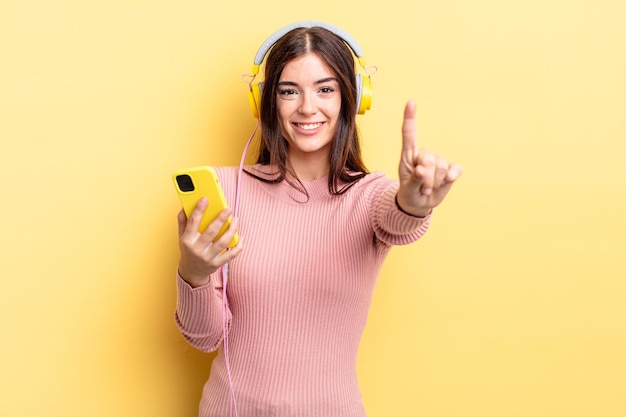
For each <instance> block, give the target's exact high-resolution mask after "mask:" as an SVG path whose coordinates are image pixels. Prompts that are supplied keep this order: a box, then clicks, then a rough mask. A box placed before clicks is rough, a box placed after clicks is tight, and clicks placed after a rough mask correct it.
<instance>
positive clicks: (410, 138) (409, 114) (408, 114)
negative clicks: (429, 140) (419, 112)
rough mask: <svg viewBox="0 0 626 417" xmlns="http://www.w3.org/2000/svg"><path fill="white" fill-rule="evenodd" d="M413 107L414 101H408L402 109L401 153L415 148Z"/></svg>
mask: <svg viewBox="0 0 626 417" xmlns="http://www.w3.org/2000/svg"><path fill="white" fill-rule="evenodd" d="M415 107H416V106H415V101H414V100H409V101H408V102H407V103H406V106H405V107H404V121H403V122H402V152H404V151H407V150H413V149H416V148H417V126H416V123H415Z"/></svg>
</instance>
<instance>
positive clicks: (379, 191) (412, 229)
mask: <svg viewBox="0 0 626 417" xmlns="http://www.w3.org/2000/svg"><path fill="white" fill-rule="evenodd" d="M398 189H399V183H398V181H393V180H389V179H385V180H382V181H378V182H377V183H376V185H375V186H374V187H372V192H371V193H370V194H369V199H370V201H369V204H370V211H369V212H370V218H371V220H372V224H373V227H374V233H375V235H376V237H377V239H378V240H379V241H381V242H383V243H385V244H387V245H406V244H409V243H412V242H415V241H416V240H418V239H419V238H421V237H422V236H423V235H424V234H425V233H426V231H427V230H428V226H429V225H430V217H431V214H430V213H429V214H428V215H427V216H426V217H416V216H412V215H410V214H407V213H405V212H404V211H402V210H400V208H399V207H398V204H397V203H396V195H397V194H398Z"/></svg>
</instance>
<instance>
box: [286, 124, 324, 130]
mask: <svg viewBox="0 0 626 417" xmlns="http://www.w3.org/2000/svg"><path fill="white" fill-rule="evenodd" d="M323 124H324V123H323V122H316V123H293V125H294V126H295V127H297V128H298V129H300V130H303V131H306V132H313V131H315V130H317V129H319V128H320V127H322V125H323Z"/></svg>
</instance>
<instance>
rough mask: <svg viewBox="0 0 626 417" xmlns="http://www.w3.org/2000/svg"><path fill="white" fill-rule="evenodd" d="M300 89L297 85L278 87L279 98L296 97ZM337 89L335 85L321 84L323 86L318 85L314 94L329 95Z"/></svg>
mask: <svg viewBox="0 0 626 417" xmlns="http://www.w3.org/2000/svg"><path fill="white" fill-rule="evenodd" d="M300 90H301V89H299V88H297V87H280V86H279V87H278V95H279V97H281V98H284V99H293V98H296V97H297V96H298V95H299V94H300V93H301V91H300ZM336 91H337V88H336V87H331V86H323V87H319V88H318V89H317V90H315V94H317V95H318V96H322V97H329V96H332V95H333V93H335V92H336Z"/></svg>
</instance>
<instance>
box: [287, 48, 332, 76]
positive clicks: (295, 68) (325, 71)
mask: <svg viewBox="0 0 626 417" xmlns="http://www.w3.org/2000/svg"><path fill="white" fill-rule="evenodd" d="M334 76H335V73H334V71H333V70H332V68H330V66H329V65H328V64H327V63H326V61H324V60H323V59H322V58H321V57H320V56H319V55H318V54H316V53H314V52H307V53H306V54H304V55H300V56H299V57H297V58H294V59H292V60H291V61H289V62H287V64H285V68H284V69H283V71H282V73H281V75H280V81H283V80H287V79H288V80H292V79H307V78H313V79H315V80H319V79H322V78H329V77H334Z"/></svg>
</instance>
